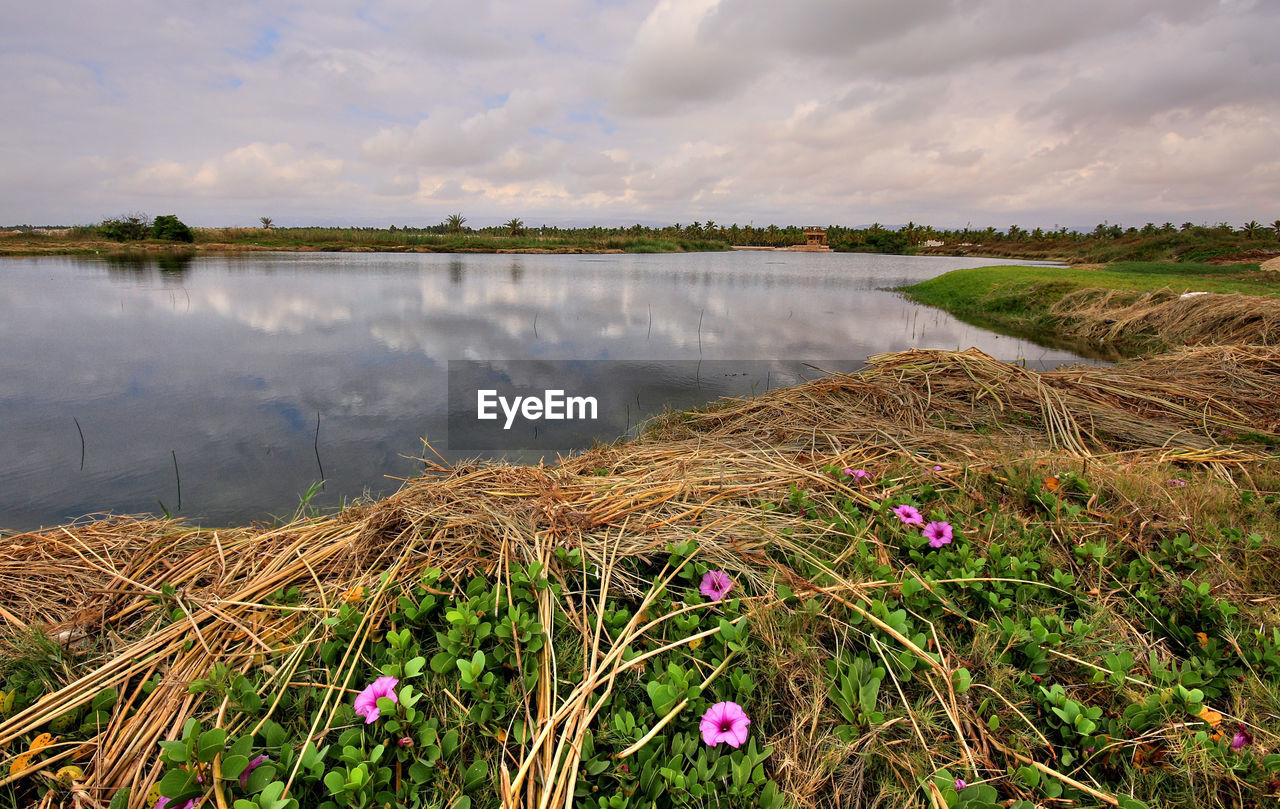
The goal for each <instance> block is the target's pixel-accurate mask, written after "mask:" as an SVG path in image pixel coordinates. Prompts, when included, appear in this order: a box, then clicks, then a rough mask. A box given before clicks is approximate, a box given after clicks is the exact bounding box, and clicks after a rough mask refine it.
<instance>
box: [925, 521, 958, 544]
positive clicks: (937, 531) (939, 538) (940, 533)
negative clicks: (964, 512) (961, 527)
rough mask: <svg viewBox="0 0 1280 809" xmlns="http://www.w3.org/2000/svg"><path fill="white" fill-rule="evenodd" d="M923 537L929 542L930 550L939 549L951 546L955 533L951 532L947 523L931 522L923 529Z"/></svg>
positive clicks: (949, 524)
mask: <svg viewBox="0 0 1280 809" xmlns="http://www.w3.org/2000/svg"><path fill="white" fill-rule="evenodd" d="M924 536H925V539H927V540H929V547H930V548H941V547H942V546H943V545H950V544H951V538H952V537H953V536H955V532H954V531H952V530H951V523H949V522H931V523H929V524H928V525H926V526H925V527H924Z"/></svg>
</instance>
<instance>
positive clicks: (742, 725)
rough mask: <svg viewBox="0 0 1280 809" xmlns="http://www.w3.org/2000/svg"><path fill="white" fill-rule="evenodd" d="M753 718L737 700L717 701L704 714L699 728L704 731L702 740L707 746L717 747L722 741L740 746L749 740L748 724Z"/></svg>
mask: <svg viewBox="0 0 1280 809" xmlns="http://www.w3.org/2000/svg"><path fill="white" fill-rule="evenodd" d="M750 724H751V720H750V719H748V718H747V713H746V711H744V710H742V706H741V705H739V704H738V703H736V702H717V703H716V704H715V705H712V706H711V707H710V708H708V709H707V712H706V713H704V714H703V715H702V723H701V724H700V725H699V726H698V728H699V729H700V730H701V731H702V741H704V742H706V743H707V747H715V746H717V745H719V744H720V742H728V743H729V746H730V747H735V748H736V747H739V746H741V745H742V743H743V742H745V741H746V740H747V725H750Z"/></svg>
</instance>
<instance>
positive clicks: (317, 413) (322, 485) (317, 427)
mask: <svg viewBox="0 0 1280 809" xmlns="http://www.w3.org/2000/svg"><path fill="white" fill-rule="evenodd" d="M312 447H313V448H314V449H315V451H316V467H317V468H319V470H320V488H322V489H323V488H324V464H322V463H320V411H319V410H317V411H316V440H315V443H314V444H312Z"/></svg>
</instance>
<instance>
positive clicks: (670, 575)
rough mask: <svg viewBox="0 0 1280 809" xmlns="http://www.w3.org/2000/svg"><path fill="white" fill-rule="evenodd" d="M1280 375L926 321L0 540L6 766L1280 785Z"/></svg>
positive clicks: (327, 782) (808, 786) (840, 797)
mask: <svg viewBox="0 0 1280 809" xmlns="http://www.w3.org/2000/svg"><path fill="white" fill-rule="evenodd" d="M1277 391H1280V349H1275V348H1246V347H1230V348H1228V347H1205V348H1193V349H1184V350H1181V351H1178V352H1175V353H1173V354H1169V355H1166V356H1162V357H1157V358H1153V359H1149V360H1145V361H1141V362H1134V363H1127V364H1124V365H1121V366H1118V367H1113V368H1106V369H1102V368H1089V367H1081V368H1074V369H1062V370H1059V371H1054V372H1049V373H1044V374H1037V373H1035V372H1032V371H1028V370H1026V369H1024V368H1021V367H1019V366H1016V365H1009V364H1005V363H1000V362H996V361H994V360H991V359H990V358H988V357H986V356H985V355H982V354H981V353H979V352H974V351H968V352H935V351H910V352H905V353H900V354H891V355H883V356H879V357H875V358H872V360H871V364H870V368H869V369H868V370H867V371H866V372H864V373H862V374H858V375H854V376H850V377H838V378H830V379H823V380H818V381H815V382H812V383H809V384H806V385H803V386H800V387H798V388H791V389H786V390H782V391H775V392H772V393H769V394H766V395H765V396H761V397H757V398H752V399H747V400H741V401H729V402H723V403H721V404H720V405H718V406H715V407H711V408H708V409H706V410H702V411H697V412H691V413H674V414H670V415H669V416H668V417H666V418H665V419H662V420H660V421H659V422H658V423H656V424H655V425H654V427H653V429H652V430H651V431H650V433H649V434H648V435H647V436H645V437H643V438H642V439H640V440H638V441H635V442H632V443H627V444H619V445H614V446H608V447H600V448H598V449H596V450H593V451H591V452H587V453H585V454H583V455H580V456H575V457H572V458H569V459H566V460H565V461H563V462H562V463H560V464H558V465H556V466H551V467H542V466H539V467H521V466H511V465H504V464H485V465H467V466H458V467H451V468H443V467H441V468H437V469H435V470H433V471H431V472H430V473H429V474H427V475H426V476H424V477H422V478H420V479H416V480H413V481H410V482H408V483H407V484H406V485H405V487H404V488H403V489H402V490H401V492H399V493H398V494H396V495H394V496H392V497H390V498H387V499H385V500H382V501H379V502H376V503H369V504H364V505H359V506H355V507H352V508H349V509H347V510H345V511H343V512H341V513H339V514H336V515H331V516H315V517H311V518H306V519H301V520H298V521H296V522H293V523H290V524H287V525H280V526H259V527H241V528H228V529H222V530H217V531H214V530H211V529H201V528H196V527H193V526H188V525H185V524H183V523H181V522H175V521H162V520H153V519H144V520H132V519H106V520H99V521H94V522H88V523H82V524H78V525H72V526H66V527H63V528H59V529H54V530H50V531H45V532H40V533H33V534H22V535H16V536H9V537H5V538H4V542H3V543H2V544H0V545H2V548H3V549H2V550H0V580H3V581H4V582H5V583H6V584H9V585H10V586H7V587H5V588H3V589H2V590H0V607H3V612H0V615H2V616H3V617H4V620H5V626H4V629H3V630H0V642H3V644H4V646H5V652H4V654H3V655H2V656H0V661H3V662H0V676H2V677H3V682H2V683H0V687H2V688H3V690H4V691H5V696H4V699H3V700H0V707H3V708H4V711H5V713H6V714H7V718H5V719H4V720H3V721H2V722H0V744H3V745H4V746H5V747H6V749H7V754H6V756H7V759H6V761H7V763H8V764H9V768H10V777H9V783H8V785H7V787H6V788H7V789H8V790H10V792H9V793H8V794H9V795H10V796H11V797H12V798H13V802H14V803H15V804H22V805H25V804H31V803H36V802H38V801H39V800H40V798H41V795H42V794H49V793H52V794H53V797H52V798H49V799H48V800H49V801H50V802H51V805H57V801H70V800H73V799H74V797H75V796H77V795H79V796H81V798H82V799H92V800H94V801H97V802H99V804H100V805H106V804H107V803H108V802H110V805H111V806H112V807H116V809H118V807H122V806H124V805H126V803H127V804H128V805H131V806H144V805H145V806H151V805H153V804H154V803H155V801H156V800H157V798H156V797H155V796H154V795H153V796H152V797H144V796H147V793H148V790H149V789H150V788H151V786H152V785H153V784H157V783H158V784H159V788H160V791H161V792H162V793H164V794H165V795H167V796H169V797H172V798H175V799H178V800H186V799H187V798H188V797H194V798H197V799H199V798H204V799H205V800H206V802H207V805H228V806H229V805H232V803H236V804H237V806H238V807H239V809H248V808H249V807H250V806H260V807H267V806H270V807H280V808H281V809H284V807H292V806H295V804H294V803H292V801H295V800H296V801H298V802H299V803H300V804H301V805H304V806H313V805H319V804H320V803H321V802H323V801H325V800H332V801H334V802H335V804H336V805H339V806H348V805H362V802H364V803H367V802H368V801H375V800H376V802H377V803H383V802H386V801H391V802H397V801H398V802H402V803H408V802H410V801H412V800H415V799H421V800H423V801H424V802H426V803H436V804H439V805H452V806H454V807H471V806H476V807H486V808H488V807H498V806H503V807H529V808H530V809H532V807H534V806H539V805H547V804H554V805H558V806H563V805H572V806H583V807H585V806H592V807H596V806H599V805H601V804H598V803H597V799H604V800H606V801H608V800H610V799H613V798H615V797H616V798H617V801H616V802H615V803H610V804H609V805H611V806H614V805H632V804H631V801H632V800H636V799H639V800H641V801H671V802H681V801H695V802H696V801H704V802H706V801H713V802H717V803H718V804H719V805H722V806H726V807H747V806H752V807H754V806H764V807H769V809H780V807H782V806H784V805H787V806H814V807H817V806H832V807H835V806H848V805H851V804H854V803H856V802H858V801H866V802H876V801H879V802H881V803H884V804H885V805H893V806H920V807H924V806H929V807H942V806H969V807H977V806H994V805H998V804H999V805H1003V804H1009V805H1013V806H1019V807H1030V806H1032V805H1034V803H1042V802H1045V801H1053V800H1074V801H1076V802H1078V803H1080V804H1082V805H1119V806H1128V807H1134V806H1140V805H1143V804H1142V803H1141V802H1143V801H1145V802H1149V804H1150V805H1152V806H1156V805H1187V806H1190V805H1196V806H1223V807H1225V806H1236V805H1241V803H1242V802H1243V804H1244V805H1260V804H1262V803H1263V802H1265V801H1266V800H1268V798H1267V797H1266V796H1268V795H1275V794H1276V793H1277V791H1280V790H1278V787H1280V780H1277V779H1278V778H1280V759H1277V757H1276V756H1275V755H1272V754H1273V753H1275V752H1276V751H1277V749H1278V747H1280V733H1278V730H1280V729H1278V728H1277V727H1276V725H1275V720H1274V717H1275V716H1276V715H1277V714H1278V713H1280V698H1277V696H1276V695H1277V694H1280V636H1277V635H1276V634H1275V633H1274V632H1273V631H1272V630H1273V628H1275V627H1276V626H1277V625H1280V624H1278V619H1280V615H1278V614H1277V611H1278V610H1280V598H1278V597H1277V591H1278V588H1280V507H1278V506H1277V502H1276V493H1277V491H1280V461H1278V459H1277V455H1276V453H1275V448H1276V447H1277V446H1278V445H1280V422H1278V421H1277V415H1276V414H1277V413H1280V399H1278V398H1277V396H1278V394H1277ZM28 627H30V628H28ZM386 678H394V680H395V683H394V686H393V687H392V686H391V685H390V681H389V680H387V679H386ZM379 689H381V690H379ZM366 692H367V693H368V696H366V697H361V696H360V695H361V694H365V693H366ZM380 694H381V695H385V697H386V698H384V699H378V698H377V697H378V695H380ZM605 697H607V699H604V698H605ZM362 699H363V700H364V702H361V700H362ZM727 702H732V703H734V705H735V708H734V709H733V710H734V711H735V713H733V716H732V717H727V718H726V717H725V716H723V715H722V714H714V715H715V716H719V717H720V719H719V720H716V721H723V722H724V723H725V725H726V728H727V729H726V730H724V731H721V730H720V729H719V726H716V725H715V722H712V725H713V727H712V728H711V730H710V731H708V730H707V729H706V727H700V726H701V725H704V724H705V723H703V722H702V721H701V720H703V719H704V718H705V717H706V716H707V715H708V713H709V712H713V711H714V710H720V711H722V713H723V710H726V709H725V708H723V707H721V708H715V707H714V706H716V705H719V704H720V703H727ZM357 711H360V713H357ZM739 714H745V717H743V718H747V719H749V720H750V724H745V723H742V722H741V721H740V718H739ZM43 734H48V735H43ZM730 738H731V739H732V740H733V743H734V745H735V746H730V744H729V743H728V742H726V741H725V739H730ZM163 740H172V741H166V742H165V744H164V745H163V747H161V746H158V744H157V743H158V742H160V741H163ZM738 742H744V743H743V744H742V746H741V747H736V744H737V743H738ZM64 765H74V766H75V768H76V769H74V770H64V771H62V775H61V776H56V775H55V773H57V772H58V771H59V768H61V767H63V766H64ZM242 776H243V778H242ZM59 779H61V780H59ZM286 784H287V785H288V797H283V796H282V793H283V792H284V790H285V787H286ZM125 789H128V790H130V792H129V793H127V794H126V793H124V792H123V790H125ZM239 801H245V802H246V803H245V804H244V805H243V806H239V803H238V802H239ZM1019 802H1021V803H1019Z"/></svg>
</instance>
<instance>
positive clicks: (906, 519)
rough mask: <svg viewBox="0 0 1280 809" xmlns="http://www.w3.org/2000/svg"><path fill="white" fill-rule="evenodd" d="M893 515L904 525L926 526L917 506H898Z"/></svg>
mask: <svg viewBox="0 0 1280 809" xmlns="http://www.w3.org/2000/svg"><path fill="white" fill-rule="evenodd" d="M893 513H894V514H897V515H898V519H900V520H902V524H903V525H924V517H923V516H922V515H921V514H920V509H918V508H916V507H915V506H907V505H902V506H898V507H897V508H895V509H894V510H893Z"/></svg>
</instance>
